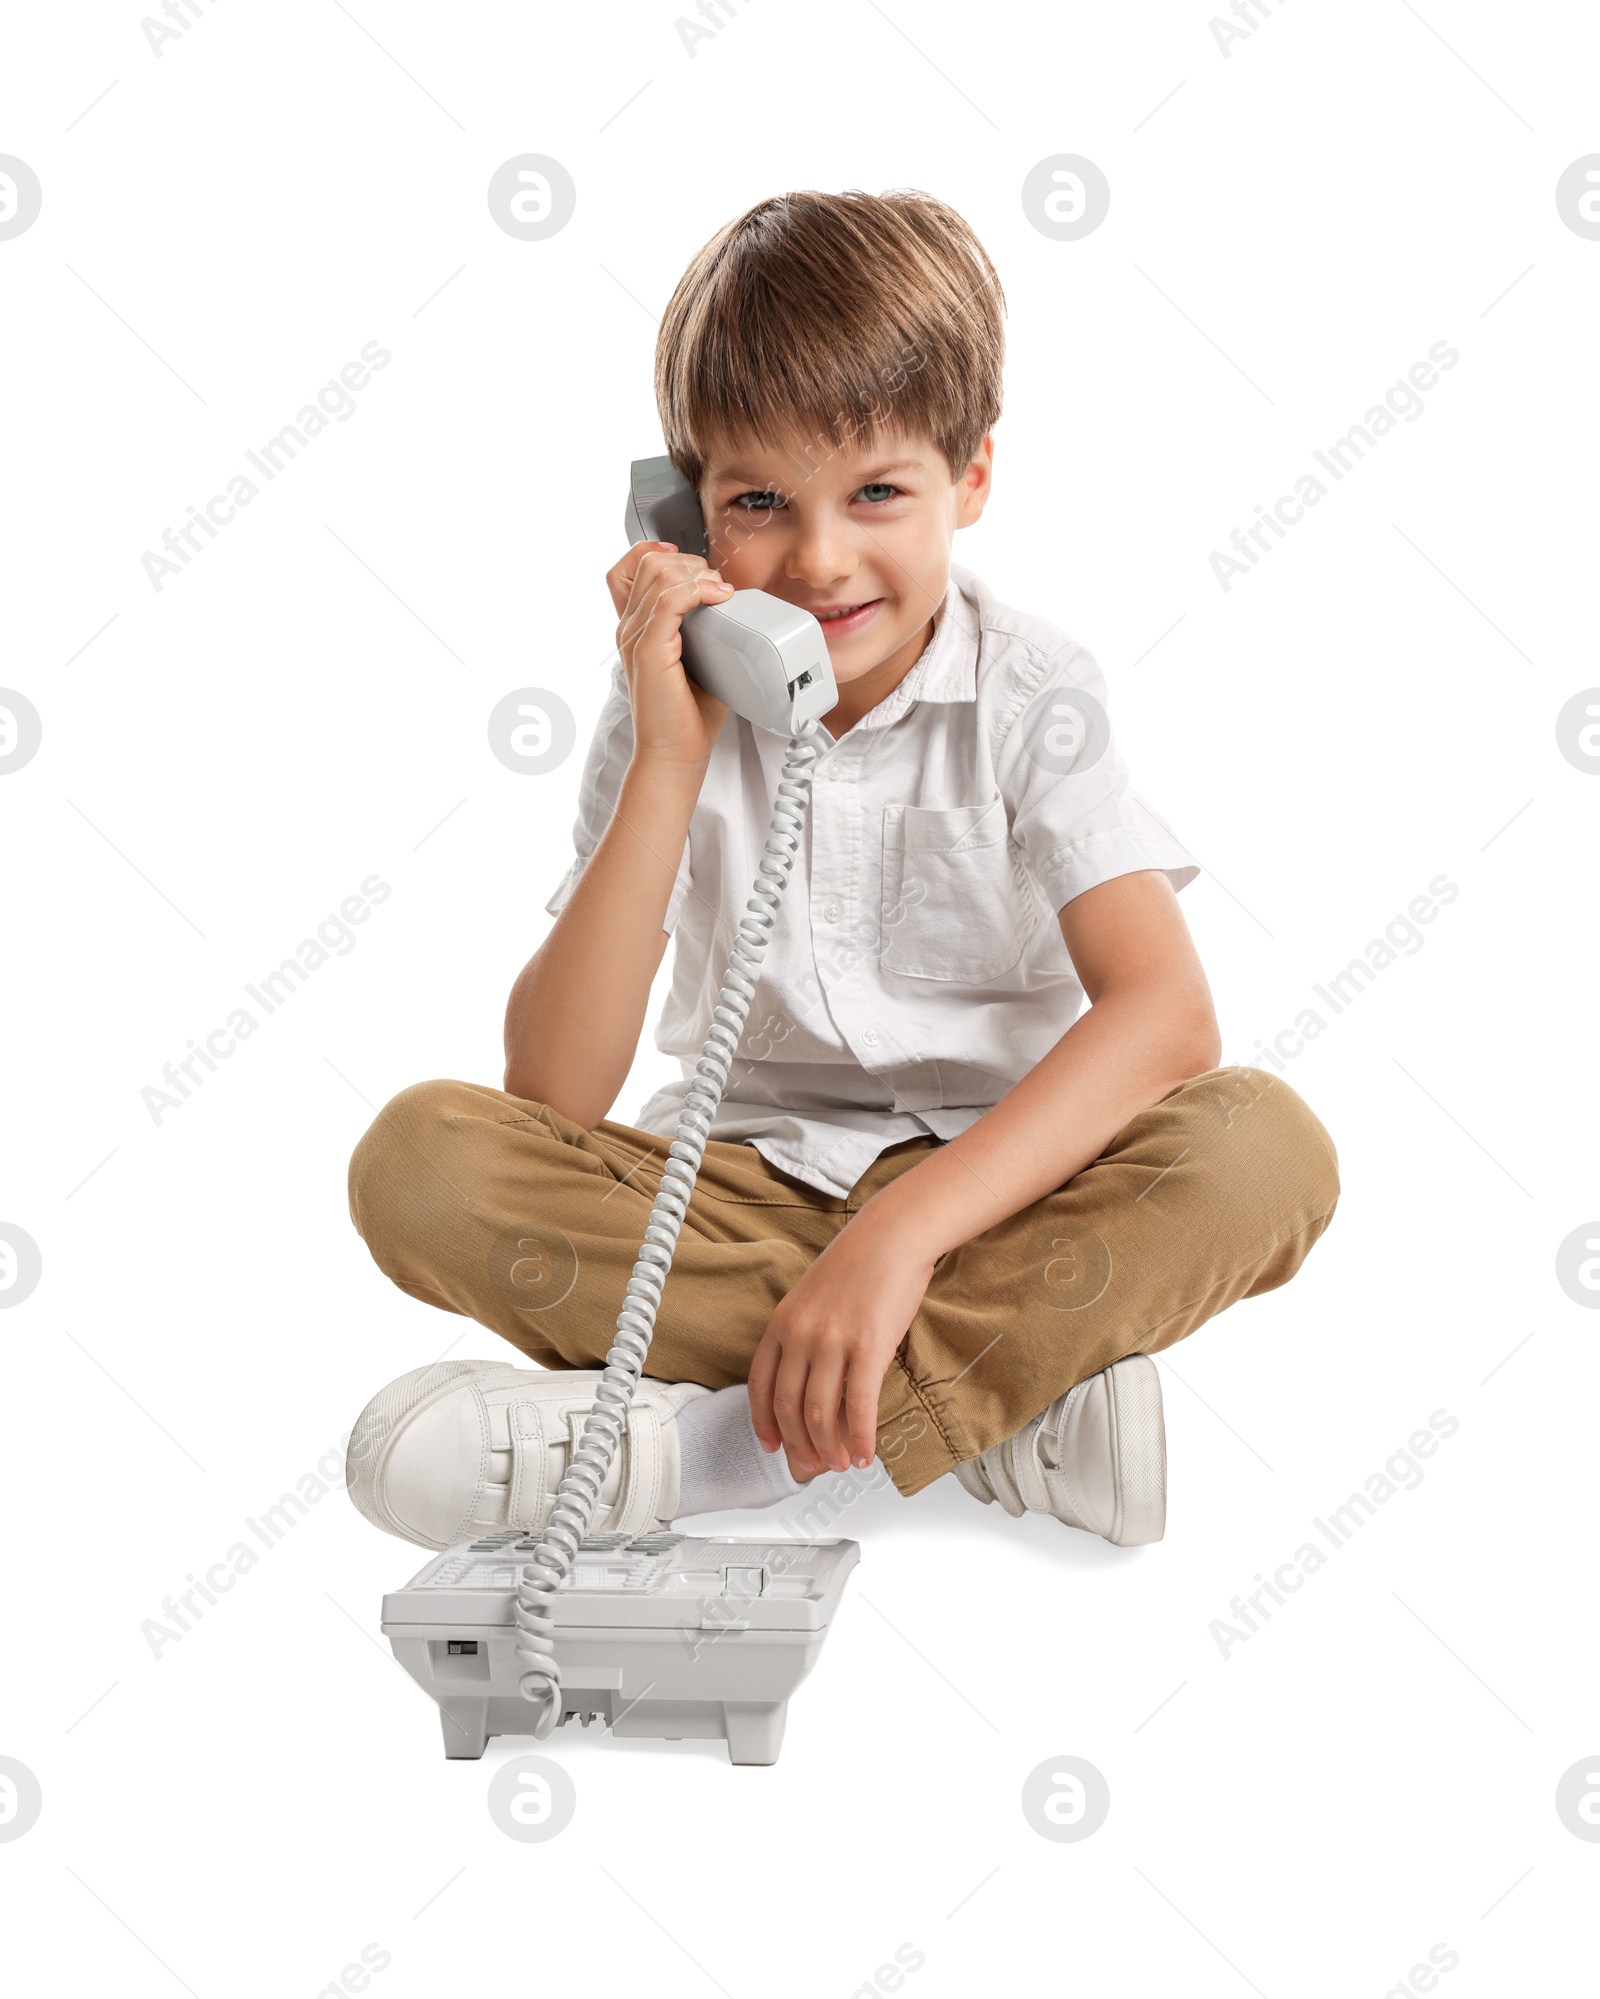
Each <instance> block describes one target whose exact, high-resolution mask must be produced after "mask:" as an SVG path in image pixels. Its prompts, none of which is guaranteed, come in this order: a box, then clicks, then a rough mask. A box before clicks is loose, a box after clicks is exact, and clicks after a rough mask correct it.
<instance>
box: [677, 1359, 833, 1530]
mask: <svg viewBox="0 0 1600 1999" xmlns="http://www.w3.org/2000/svg"><path fill="white" fill-rule="evenodd" d="M673 1420H674V1421H675V1422H676V1424H677V1426H678V1467H679V1469H678V1514H679V1515H682V1514H687V1513H720V1512H722V1511H723V1510H724V1508H726V1507H737V1506H775V1505H776V1504H777V1502H778V1501H779V1500H780V1499H787V1498H789V1496H790V1495H791V1494H792V1493H796V1492H804V1490H805V1487H804V1486H803V1485H801V1484H800V1483H799V1482H798V1480H796V1479H794V1478H792V1477H791V1476H790V1474H789V1462H788V1459H787V1458H785V1456H784V1454H783V1452H782V1451H774V1452H773V1453H772V1454H771V1455H770V1456H769V1455H768V1454H767V1453H766V1452H765V1451H764V1450H763V1449H762V1448H761V1445H760V1443H759V1442H758V1441H757V1438H756V1433H755V1430H754V1428H753V1426H752V1424H751V1421H750V1391H749V1388H748V1387H747V1386H746V1384H745V1383H744V1382H742V1381H736V1382H735V1383H734V1384H733V1386H732V1387H731V1388H719V1389H717V1390H715V1391H714V1392H713V1393H712V1394H710V1395H696V1396H695V1397H693V1399H692V1400H691V1401H689V1402H686V1403H685V1404H684V1406H683V1407H682V1408H681V1409H680V1410H679V1411H678V1413H677V1415H676V1417H674V1419H673ZM675 1517H676V1516H675Z"/></svg>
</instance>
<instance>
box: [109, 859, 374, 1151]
mask: <svg viewBox="0 0 1600 1999" xmlns="http://www.w3.org/2000/svg"><path fill="white" fill-rule="evenodd" d="M392 893H393V891H392V890H391V889H390V887H389V884H388V883H387V882H386V881H385V880H384V879H383V878H382V876H381V875H368V876H367V877H366V879H365V880H364V881H363V882H362V884H361V887H360V890H359V892H358V893H357V894H355V895H347V896H346V897H345V899H344V901H343V902H341V903H340V905H339V913H338V914H337V915H335V914H334V913H333V911H332V910H330V911H329V912H328V914H327V915H326V916H325V917H324V918H323V919H322V921H321V922H320V923H319V924H318V925H317V934H316V935H315V937H305V938H302V939H301V941H300V944H299V946H298V948H297V950H296V952H295V955H294V956H293V957H292V958H285V959H284V960H283V962H282V963H281V964H280V965H279V966H278V967H277V969H276V970H275V971H272V972H268V973H266V974H265V975H264V976H263V977H262V978H261V981H260V983H259V984H252V983H251V982H250V981H249V980H246V981H245V988H244V989H245V991H246V992H247V993H248V994H249V995H250V998H251V999H252V1000H253V1001H254V1002H255V1004H256V1005H257V1006H258V1007H259V1008H260V1009H261V1016H262V1020H257V1018H256V1016H255V1015H254V1014H253V1013H252V1012H251V1011H250V1009H249V1007H247V1006H236V1007H235V1008H234V1009H233V1011H232V1013H230V1014H229V1015H228V1017H227V1019H226V1020H225V1021H224V1022H223V1023H222V1025H221V1026H220V1027H214V1028H212V1030H211V1032H210V1033H209V1034H208V1035H207V1036H206V1038H205V1043H204V1046H202V1045H201V1044H200V1043H199V1042H198V1041H196V1040H195V1039H194V1037H193V1036H192V1035H191V1036H190V1038H189V1053H188V1054H187V1055H180V1056H179V1058H178V1060H177V1061H176V1063H173V1062H167V1063H165V1064H163V1066H162V1070H161V1082H162V1083H164V1084H165V1085H166V1088H165V1089H163V1088H162V1087H161V1085H160V1084H157V1083H146V1084H145V1086H144V1088H143V1089H142V1090H141V1091H140V1092H139V1097H140V1101H141V1102H142V1103H143V1104H144V1107H145V1109H146V1110H147V1111H148V1112H149V1113H150V1116H151V1119H152V1121H153V1122H154V1123H156V1124H160V1122H161V1120H162V1119H163V1118H164V1117H165V1116H166V1114H167V1112H168V1111H175V1110H181V1109H182V1107H183V1105H184V1104H185V1103H186V1102H187V1101H188V1099H189V1098H190V1097H191V1096H192V1095H193V1094H194V1091H195V1090H197V1089H199V1087H200V1085H201V1084H202V1083H203V1082H204V1081H205V1079H206V1077H205V1073H204V1072H209V1073H211V1074H213V1075H214V1074H215V1073H216V1071H217V1069H218V1067H219V1066H220V1064H221V1063H222V1062H225V1061H227V1059H228V1058H229V1057H230V1056H231V1055H234V1054H236V1053H237V1052H238V1048H239V1044H240V1042H242V1041H248V1040H249V1038H250V1036H251V1035H252V1034H254V1033H255V1032H256V1030H257V1029H258V1028H259V1027H260V1026H261V1024H262V1021H263V1020H265V1019H266V1017H267V1016H268V1015H269V1014H274V1013H276V1012H277V1011H278V1009H279V1007H281V1006H282V1005H283V1004H284V1002H285V1001H286V1000H288V999H292V998H293V996H294V995H295V993H297V992H298V991H299V989H300V988H301V986H303V985H304V984H305V983H306V981H307V980H308V979H309V978H310V976H311V974H312V973H313V972H316V971H320V970H321V968H322V967H323V966H324V965H325V964H326V963H327V962H328V957H329V954H330V953H331V954H332V955H333V956H334V957H338V958H348V957H349V955H350V953H351V952H352V951H353V950H354V949H355V948H356V945H357V943H358V942H359V941H360V940H359V939H358V938H357V936H356V933H355V931H354V930H353V929H352V928H351V927H350V926H351V925H352V924H356V923H365V922H366V920H367V918H368V917H369V916H370V915H371V914H372V912H373V910H374V909H375V908H376V907H377V906H378V904H379V903H381V902H387V901H388V900H389V897H390V895H391V894H392ZM330 933H331V934H330ZM185 1078H187V1079H188V1080H187V1081H185Z"/></svg>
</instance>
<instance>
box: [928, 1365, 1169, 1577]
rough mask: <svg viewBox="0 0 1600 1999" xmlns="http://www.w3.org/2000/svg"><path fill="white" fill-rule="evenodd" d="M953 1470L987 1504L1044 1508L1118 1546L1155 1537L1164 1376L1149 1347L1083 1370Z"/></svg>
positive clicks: (1163, 1460)
mask: <svg viewBox="0 0 1600 1999" xmlns="http://www.w3.org/2000/svg"><path fill="white" fill-rule="evenodd" d="M955 1470H956V1477H957V1478H958V1479H959V1480H960V1481H961V1483H962V1485H963V1486H965V1487H966V1489H967V1491H968V1492H970V1493H971V1494H972V1496H973V1498H974V1499H981V1500H982V1501H983V1503H984V1504H985V1505H986V1506H987V1505H990V1504H991V1503H992V1502H993V1501H995V1500H997V1499H998V1500H999V1502H1000V1504H1001V1505H1002V1506H1003V1507H1004V1508H1005V1510H1006V1511H1007V1513H1010V1514H1012V1515H1017V1516H1020V1515H1021V1514H1024V1513H1050V1514H1053V1515H1054V1516H1055V1518H1056V1519H1057V1520H1060V1521H1063V1522H1065V1524H1066V1525H1067V1526H1068V1527H1082V1528H1084V1529H1086V1530H1087V1531H1088V1532H1089V1533H1091V1534H1099V1535H1101V1536H1103V1538H1104V1539H1105V1540H1107V1541H1112V1542H1115V1544H1116V1545H1117V1546H1118V1547H1119V1548H1133V1547H1139V1546H1141V1545H1142V1544H1143V1543H1145V1542H1147V1541H1159V1540H1160V1539H1161V1536H1162V1534H1163V1533H1164V1532H1165V1530H1166V1524H1167V1437H1166V1431H1165V1429H1164V1428H1163V1426H1162V1421H1161V1377H1160V1375H1159V1374H1157V1372H1156V1364H1155V1362H1154V1361H1153V1360H1151V1358H1150V1356H1149V1355H1148V1354H1130V1355H1129V1356H1128V1357H1127V1358H1126V1359H1125V1360H1119V1361H1114V1362H1113V1363H1112V1365H1111V1366H1110V1367H1108V1368H1106V1369H1105V1371H1104V1372H1103V1373H1101V1374H1092V1375H1090V1377H1089V1379H1088V1380H1087V1381H1080V1382H1079V1383H1078V1384H1077V1386H1076V1387H1075V1388H1069V1389H1068V1390H1067V1392H1066V1394H1065V1395H1060V1396H1057V1398H1056V1400H1055V1401H1054V1402H1052V1403H1051V1404H1050V1407H1049V1408H1048V1409H1046V1410H1045V1411H1044V1413H1043V1414H1042V1415H1039V1416H1035V1417H1034V1419H1033V1421H1032V1422H1031V1423H1029V1424H1026V1425H1025V1426H1024V1427H1023V1428H1022V1429H1020V1430H1019V1431H1018V1432H1017V1434H1016V1435H1015V1436H1014V1437H1007V1438H1006V1439H1005V1441H1004V1442H1003V1443H999V1444H992V1445H991V1446H990V1447H989V1449H988V1450H986V1451H985V1452H983V1453H982V1455H981V1456H979V1457H976V1458H972V1459H970V1460H969V1461H968V1462H967V1463H966V1464H963V1465H957V1466H956V1468H955Z"/></svg>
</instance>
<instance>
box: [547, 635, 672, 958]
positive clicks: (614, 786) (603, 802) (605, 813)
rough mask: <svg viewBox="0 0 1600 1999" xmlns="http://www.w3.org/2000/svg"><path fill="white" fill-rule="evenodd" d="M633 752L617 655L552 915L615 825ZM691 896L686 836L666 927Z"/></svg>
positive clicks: (586, 761)
mask: <svg viewBox="0 0 1600 1999" xmlns="http://www.w3.org/2000/svg"><path fill="white" fill-rule="evenodd" d="M632 756H633V709H632V707H631V705H630V704H629V701H628V682H627V678H626V676H625V675H624V673H623V671H622V661H621V660H620V659H617V660H614V661H613V662H612V667H611V685H610V687H609V688H608V690H607V692H606V698H605V701H604V702H603V704H602V705H601V709H600V713H599V716H598V718H597V719H596V721H595V725H594V734H593V736H592V737H591V738H590V739H589V749H588V754H587V755H586V756H585V757H584V760H583V775H582V776H581V777H580V778H579V780H578V816H577V818H576V819H575V820H574V821H573V824H572V845H573V849H574V851H573V856H572V860H571V862H570V863H569V865H568V867H567V871H566V873H565V874H564V875H563V876H562V877H561V879H560V881H559V882H558V883H557V884H556V886H555V889H554V890H553V892H552V893H551V896H550V899H549V901H548V902H546V904H545V910H546V913H547V914H548V915H551V916H559V915H560V914H561V911H562V909H563V908H564V907H565V905H566V900H567V897H568V896H569V895H571V893H572V891H573V889H574V888H575V887H576V886H577V883H578V877H579V876H580V875H581V874H582V873H583V871H584V869H585V868H586V867H587V866H588V865H589V862H590V859H591V857H592V856H593V854H594V850H595V848H596V847H598V846H599V844H600V839H601V835H602V834H603V833H604V832H605V830H606V828H607V827H608V826H609V825H610V824H611V815H612V813H613V812H615V811H616V809H617V799H618V797H619V796H620V795H621V792H622V780H623V778H624V776H625V775H626V774H627V769H628V763H629V760H630V759H631V758H632ZM688 894H689V842H688V841H687V840H685V841H684V843H683V853H682V855H681V856H680V857H679V861H678V872H677V876H676V877H675V879H674V881H673V884H672V893H671V894H670V895H669V896H668V898H667V907H666V912H665V914H664V915H663V916H662V919H661V927H662V929H663V930H666V931H671V930H672V929H673V928H674V927H675V926H676V924H677V921H678V917H679V915H680V913H681V912H682V909H683V905H684V902H685V900H686V898H687V896H688Z"/></svg>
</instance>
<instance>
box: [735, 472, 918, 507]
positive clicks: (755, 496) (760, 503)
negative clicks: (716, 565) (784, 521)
mask: <svg viewBox="0 0 1600 1999" xmlns="http://www.w3.org/2000/svg"><path fill="white" fill-rule="evenodd" d="M900 490H901V489H900V488H899V487H898V486H891V485H890V484H889V483H888V481H887V480H884V479H869V480H868V481H867V483H866V485H864V486H860V487H858V488H857V489H856V491H857V497H858V498H864V499H865V501H866V503H867V505H868V506H869V507H881V506H883V505H884V504H885V503H886V502H887V501H889V500H892V499H893V498H894V496H895V495H896V494H897V493H898V492H899V491H900ZM782 505H783V499H782V496H781V495H780V494H777V493H774V492H771V491H766V492H760V493H758V492H754V491H752V492H748V493H740V494H738V495H737V496H736V497H735V498H734V499H732V500H730V501H729V502H728V508H729V511H730V512H732V511H733V510H734V509H735V508H742V509H743V511H744V512H745V513H749V514H768V513H771V512H772V511H773V509H774V508H776V507H781V506H782Z"/></svg>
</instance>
